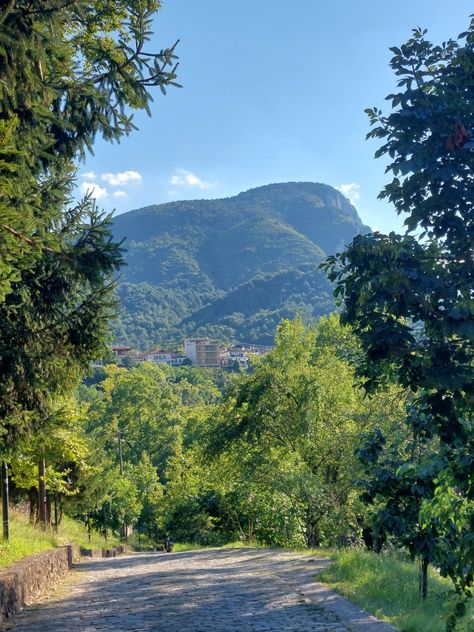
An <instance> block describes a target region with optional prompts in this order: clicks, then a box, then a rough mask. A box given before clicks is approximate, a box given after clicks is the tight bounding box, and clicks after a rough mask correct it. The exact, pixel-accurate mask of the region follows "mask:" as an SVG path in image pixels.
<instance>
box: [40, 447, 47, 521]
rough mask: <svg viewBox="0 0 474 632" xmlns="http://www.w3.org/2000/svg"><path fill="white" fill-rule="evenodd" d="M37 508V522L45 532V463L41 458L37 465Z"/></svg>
mask: <svg viewBox="0 0 474 632" xmlns="http://www.w3.org/2000/svg"><path fill="white" fill-rule="evenodd" d="M38 506H39V522H40V527H41V529H43V531H46V513H47V512H46V462H45V459H44V456H42V457H41V458H40V460H39V463H38Z"/></svg>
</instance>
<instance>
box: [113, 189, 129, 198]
mask: <svg viewBox="0 0 474 632" xmlns="http://www.w3.org/2000/svg"><path fill="white" fill-rule="evenodd" d="M112 195H113V196H114V198H128V193H125V191H114V192H113V193H112Z"/></svg>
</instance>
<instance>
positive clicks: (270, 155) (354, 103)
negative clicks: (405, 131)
mask: <svg viewBox="0 0 474 632" xmlns="http://www.w3.org/2000/svg"><path fill="white" fill-rule="evenodd" d="M472 12H473V8H472V3H471V2H468V1H467V0H456V1H455V2H454V1H452V2H448V1H447V0H443V1H441V0H430V1H428V0H411V1H408V0H398V1H397V2H384V1H383V0H378V1H377V2H376V1H375V0H352V1H351V0H331V1H330V2H328V1H326V0H292V2H289V1H288V0H238V1H236V0H163V6H162V9H161V11H160V12H159V13H158V14H157V17H156V20H155V25H154V33H155V34H154V37H153V40H152V42H150V46H149V49H150V50H153V49H155V50H156V49H161V48H166V47H167V46H169V45H171V44H173V43H174V41H175V40H176V39H178V38H179V39H180V44H179V46H178V49H177V52H178V54H179V57H180V66H179V81H180V83H182V84H183V86H184V87H183V88H182V89H173V88H172V89H170V90H169V92H168V95H167V96H166V97H163V96H161V94H160V93H159V92H158V91H157V92H156V93H155V101H154V104H153V105H152V110H153V116H152V118H148V117H147V116H146V115H143V114H139V115H138V116H137V117H136V119H135V122H136V123H137V124H138V126H139V131H137V132H135V133H134V134H132V135H131V136H130V137H129V138H126V139H124V140H123V141H122V142H121V143H120V144H118V145H110V144H106V143H104V142H102V141H100V140H99V141H98V142H97V144H96V146H95V149H94V156H91V157H90V158H89V159H88V160H87V161H86V163H85V164H84V165H82V166H81V171H80V177H79V183H80V185H81V187H82V189H83V190H84V189H85V188H88V187H89V188H90V187H91V186H94V187H95V193H96V196H97V199H98V203H99V204H100V205H101V206H103V207H104V208H105V209H106V210H108V211H110V210H112V209H116V212H117V213H123V212H126V211H129V210H132V209H134V208H139V207H141V206H145V205H148V204H157V203H161V202H168V201H172V200H178V199H180V200H182V199H194V198H216V197H226V196H230V195H235V194H237V193H239V192H240V191H243V190H246V189H249V188H251V187H255V186H260V185H263V184H268V183H271V182H286V181H314V182H324V183H327V184H330V185H332V186H336V187H341V188H342V190H343V191H344V192H346V193H347V194H348V195H349V197H351V199H352V200H353V202H354V204H355V206H356V207H357V209H358V211H359V213H360V215H361V217H362V219H363V220H364V222H365V223H367V224H369V225H370V226H372V227H373V228H375V229H378V230H382V231H384V232H387V231H389V230H401V220H400V219H399V218H397V216H396V215H395V213H394V212H393V211H392V209H391V208H390V206H388V205H387V204H386V203H385V202H381V201H378V200H377V194H378V192H379V191H380V189H381V188H382V186H383V185H384V183H385V182H386V181H387V176H386V175H385V174H384V169H385V165H384V163H383V161H382V160H374V159H373V154H374V152H375V150H376V149H377V144H376V142H375V141H366V140H365V134H366V133H367V131H368V129H369V126H368V122H367V117H366V115H365V114H364V108H366V107H368V106H374V105H377V106H382V107H386V106H385V105H384V97H385V96H386V95H387V94H389V93H390V92H391V91H393V89H394V87H395V85H396V84H395V78H394V76H393V74H392V71H391V69H390V68H389V65H388V62H389V60H390V57H391V53H390V51H389V50H388V47H389V46H396V45H400V44H401V43H403V42H404V41H406V40H407V39H408V38H409V37H410V34H411V29H412V28H413V27H415V26H422V27H423V28H427V29H429V34H428V37H430V38H431V39H432V40H433V41H436V42H442V41H445V40H446V39H449V38H450V37H457V35H458V34H459V33H460V32H461V31H463V30H464V29H465V28H466V27H467V25H468V23H469V15H470V14H471V13H472ZM387 105H388V104H387ZM386 109H387V108H386Z"/></svg>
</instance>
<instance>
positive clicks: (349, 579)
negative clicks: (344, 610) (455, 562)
mask: <svg viewBox="0 0 474 632" xmlns="http://www.w3.org/2000/svg"><path fill="white" fill-rule="evenodd" d="M330 557H332V559H333V560H334V563H333V564H332V565H331V566H330V567H329V568H327V569H325V570H324V571H323V572H321V573H319V574H318V575H317V576H316V579H317V580H318V581H321V582H323V583H324V584H326V585H327V586H328V587H329V588H331V589H333V590H335V591H336V592H338V593H340V594H341V595H344V596H345V597H347V598H348V599H350V600H351V601H353V602H354V603H357V604H358V605H360V606H362V607H363V608H364V609H366V610H367V611H368V612H371V613H372V614H374V615H375V616H376V617H378V618H379V619H382V620H384V621H387V622H389V623H391V624H392V625H393V626H395V627H396V628H398V629H399V630H401V631H402V632H444V630H445V615H446V613H447V609H448V604H449V600H450V598H451V597H452V592H451V586H452V585H451V582H450V581H449V580H446V579H443V578H442V577H440V576H439V575H437V574H436V572H435V571H433V570H431V572H430V575H429V580H428V582H429V583H428V597H427V598H426V600H422V599H421V598H420V597H419V595H418V564H417V563H413V562H410V561H407V560H405V559H403V558H402V557H400V556H397V555H395V554H392V555H377V554H375V553H370V552H367V551H361V550H357V549H347V550H343V551H333V552H331V553H330ZM456 630H459V632H474V606H473V604H472V603H471V604H470V605H469V609H468V613H467V614H466V616H465V617H464V618H463V619H461V621H460V623H459V627H458V628H456Z"/></svg>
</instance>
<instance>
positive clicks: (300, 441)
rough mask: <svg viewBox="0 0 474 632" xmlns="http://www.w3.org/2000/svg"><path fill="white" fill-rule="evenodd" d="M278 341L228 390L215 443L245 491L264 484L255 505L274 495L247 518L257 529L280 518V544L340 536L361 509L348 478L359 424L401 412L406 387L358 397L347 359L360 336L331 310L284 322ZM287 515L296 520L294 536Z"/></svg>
mask: <svg viewBox="0 0 474 632" xmlns="http://www.w3.org/2000/svg"><path fill="white" fill-rule="evenodd" d="M276 342H277V346H276V349H275V350H274V351H272V352H271V353H270V354H268V355H267V356H266V357H265V359H264V360H262V361H261V362H260V363H259V364H257V366H256V367H255V369H254V371H253V373H252V374H251V375H248V376H243V377H242V380H241V382H240V383H238V384H237V387H236V389H235V392H234V394H233V395H232V396H230V397H228V398H227V400H226V402H225V408H224V409H223V411H222V414H221V421H220V423H218V424H217V426H216V428H215V429H214V430H213V438H212V444H213V448H214V450H215V451H217V452H222V451H224V453H225V454H227V455H228V458H231V459H232V460H233V461H234V463H235V466H234V467H235V469H236V470H237V471H238V472H239V474H238V475H237V476H236V477H235V479H236V481H237V482H239V481H241V480H242V478H244V479H246V480H247V481H248V482H249V483H251V484H250V485H248V490H249V493H252V494H255V493H256V494H258V493H259V490H261V493H262V498H261V502H260V501H259V504H260V506H261V507H271V504H272V503H269V497H273V501H276V500H277V499H279V500H278V506H277V509H276V510H275V511H273V515H267V516H263V515H261V516H259V517H257V516H254V517H252V520H253V521H254V522H255V524H256V525H258V524H259V523H260V524H261V525H262V531H261V532H260V534H259V530H258V528H257V527H256V529H255V534H256V536H257V537H259V535H260V537H265V538H266V537H268V535H264V533H265V534H271V533H272V529H273V533H274V534H275V533H276V532H277V531H278V529H276V528H275V525H276V524H277V523H278V524H280V525H281V527H280V528H281V531H280V534H281V535H279V536H277V537H278V538H279V543H283V542H286V543H289V541H290V540H291V537H293V544H296V543H297V541H298V538H299V539H300V541H301V537H303V538H304V542H305V543H306V544H307V545H308V546H317V545H320V544H337V542H338V538H339V536H340V537H343V536H347V535H357V534H358V527H359V525H358V516H359V515H361V514H362V507H361V505H360V503H359V501H358V499H357V492H356V489H355V486H354V483H353V479H354V478H355V476H356V474H357V471H358V468H357V462H356V459H355V455H354V450H355V448H356V447H357V445H358V437H359V435H360V433H361V431H362V430H363V429H367V428H369V427H373V426H374V425H375V424H379V423H382V424H387V421H386V418H390V417H392V418H399V415H400V401H401V402H403V394H402V395H401V396H400V397H399V398H397V397H394V398H393V400H390V398H388V397H387V398H385V397H384V396H379V397H378V398H377V399H376V400H374V401H368V400H366V399H365V398H364V394H363V391H362V390H361V389H359V388H357V387H356V385H355V380H354V371H353V368H352V366H351V365H350V363H349V361H348V358H349V357H351V356H352V355H353V354H356V353H358V349H357V344H356V342H355V340H354V338H353V337H351V334H350V331H349V329H348V328H344V327H341V326H340V324H339V321H338V317H337V316H333V317H331V318H328V319H321V321H320V322H319V324H318V325H317V326H316V327H305V326H304V325H303V323H302V322H301V320H299V319H296V320H295V321H294V322H289V321H284V322H283V323H282V324H281V325H280V327H279V329H278V334H277V339H276ZM336 376H337V379H336ZM399 400H400V401H399ZM243 472H245V474H244V475H243V476H242V473H243ZM239 485H240V483H239ZM236 489H237V486H236ZM252 504H253V505H254V506H255V505H256V504H258V503H252ZM240 506H241V508H243V505H242V504H241V505H240ZM283 507H286V514H285V515H284V514H283V512H282V511H281V510H282V508H283ZM237 513H239V511H238V512H237ZM247 515H248V516H249V517H251V516H250V515H249V514H247ZM290 523H291V524H292V525H293V528H294V527H295V526H298V528H299V531H298V533H296V532H295V531H293V535H292V536H290V535H289V533H288V529H287V527H288V525H289V524H290ZM263 525H266V526H263ZM272 525H273V526H272ZM272 537H275V535H273V536H272ZM273 541H275V540H273ZM277 541H278V540H277Z"/></svg>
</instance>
